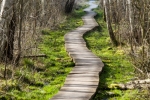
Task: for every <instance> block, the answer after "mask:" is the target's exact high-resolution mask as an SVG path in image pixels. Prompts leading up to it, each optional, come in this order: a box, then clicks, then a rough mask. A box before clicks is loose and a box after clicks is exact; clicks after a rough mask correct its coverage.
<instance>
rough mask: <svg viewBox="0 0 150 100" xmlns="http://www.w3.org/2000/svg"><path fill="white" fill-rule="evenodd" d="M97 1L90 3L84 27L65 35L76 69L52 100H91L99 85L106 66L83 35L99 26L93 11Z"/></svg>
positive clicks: (84, 17)
mask: <svg viewBox="0 0 150 100" xmlns="http://www.w3.org/2000/svg"><path fill="white" fill-rule="evenodd" d="M94 2H95V1H93V0H92V1H89V5H90V6H89V7H88V8H86V9H85V10H84V11H86V12H87V14H86V15H85V16H83V17H82V20H83V21H84V25H83V26H81V27H78V28H76V29H75V30H73V31H71V32H69V33H67V34H66V35H65V47H66V50H67V52H68V53H69V55H70V56H71V57H72V59H73V61H74V63H75V67H74V68H73V70H72V71H71V72H70V73H69V75H68V76H67V78H66V81H65V83H64V86H63V87H62V88H61V89H60V91H59V92H58V94H56V95H55V96H54V97H53V98H52V99H51V100H91V99H92V97H93V95H94V93H95V92H96V89H97V87H98V83H99V72H101V70H102V68H103V66H104V64H103V63H102V61H101V59H100V58H98V57H97V56H96V55H94V54H93V53H92V52H91V51H90V50H89V49H88V48H87V47H86V42H85V41H84V39H83V35H84V34H86V33H87V32H88V31H90V30H92V29H93V28H95V27H97V26H98V24H97V22H96V21H95V19H94V16H95V15H96V13H95V12H93V11H92V9H94V8H96V7H97V5H96V4H94Z"/></svg>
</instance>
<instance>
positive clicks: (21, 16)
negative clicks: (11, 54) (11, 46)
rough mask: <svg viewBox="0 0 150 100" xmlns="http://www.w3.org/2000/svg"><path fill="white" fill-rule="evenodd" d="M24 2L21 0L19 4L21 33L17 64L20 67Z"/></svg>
mask: <svg viewBox="0 0 150 100" xmlns="http://www.w3.org/2000/svg"><path fill="white" fill-rule="evenodd" d="M23 1H24V0H20V2H19V7H20V11H19V33H18V52H17V57H16V59H15V64H16V65H17V66H18V65H19V61H20V57H21V33H22V20H23V3H24V2H23Z"/></svg>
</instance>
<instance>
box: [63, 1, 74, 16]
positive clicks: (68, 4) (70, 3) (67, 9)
mask: <svg viewBox="0 0 150 100" xmlns="http://www.w3.org/2000/svg"><path fill="white" fill-rule="evenodd" d="M74 3H75V0H67V2H66V5H65V13H71V12H72V9H73V5H74Z"/></svg>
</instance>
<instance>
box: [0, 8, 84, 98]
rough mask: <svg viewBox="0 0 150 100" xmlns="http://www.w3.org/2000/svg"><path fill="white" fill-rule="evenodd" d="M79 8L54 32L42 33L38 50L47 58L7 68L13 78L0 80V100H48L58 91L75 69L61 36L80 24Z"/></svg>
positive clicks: (44, 31)
mask: <svg viewBox="0 0 150 100" xmlns="http://www.w3.org/2000/svg"><path fill="white" fill-rule="evenodd" d="M82 9H83V8H82ZM82 9H78V10H75V11H74V12H73V13H72V14H71V15H68V16H67V18H66V21H64V22H63V23H61V24H59V25H58V26H57V27H56V28H55V29H53V30H50V29H44V30H42V32H41V33H42V34H43V35H42V38H41V42H40V43H39V48H40V51H41V53H44V54H45V55H46V58H33V59H22V61H21V66H19V67H16V68H15V67H12V66H10V68H9V69H10V70H12V73H13V74H12V77H11V78H10V79H7V81H5V79H0V82H1V83H0V85H1V86H0V88H1V89H0V100H48V99H50V98H51V97H52V96H53V95H54V94H56V93H57V92H58V91H59V89H60V88H61V86H62V85H63V83H64V81H65V78H66V76H67V74H68V73H69V72H70V71H71V69H72V67H74V63H73V62H72V59H71V58H70V57H69V56H68V54H67V52H66V50H65V46H64V35H65V34H66V33H67V32H69V31H70V30H72V29H74V28H76V27H78V26H81V25H82V24H83V22H82V20H81V16H83V15H84V12H83V11H82ZM2 66H3V65H2ZM1 68H2V67H1Z"/></svg>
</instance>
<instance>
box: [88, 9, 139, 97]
mask: <svg viewBox="0 0 150 100" xmlns="http://www.w3.org/2000/svg"><path fill="white" fill-rule="evenodd" d="M95 11H96V12H98V15H97V16H96V19H97V22H98V23H99V25H100V26H99V28H97V29H96V30H94V31H92V32H89V33H87V35H85V39H86V41H87V45H88V48H89V49H91V50H92V52H93V53H94V54H96V55H97V56H99V57H100V58H101V59H102V61H103V63H104V65H105V66H104V68H103V70H102V72H101V74H100V83H99V84H100V85H99V87H98V91H97V94H96V97H95V99H94V100H132V99H133V98H134V97H135V96H136V94H137V90H127V91H125V90H119V89H112V90H111V89H109V90H107V89H106V90H105V88H104V87H110V86H111V85H112V84H118V83H125V82H128V81H131V80H132V79H133V78H134V76H135V75H134V68H133V66H132V64H131V62H130V58H129V57H128V56H127V55H126V54H125V52H124V51H123V50H122V49H121V47H117V48H116V47H113V46H112V44H111V41H110V38H109V34H108V31H107V27H106V23H105V22H104V21H103V16H102V11H99V10H95Z"/></svg>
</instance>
